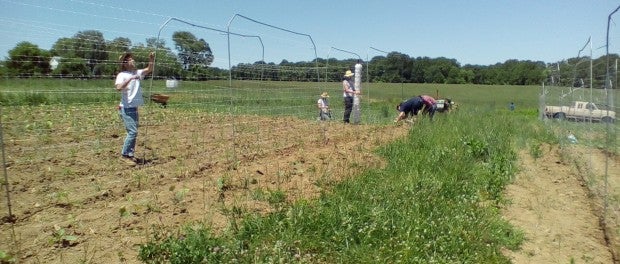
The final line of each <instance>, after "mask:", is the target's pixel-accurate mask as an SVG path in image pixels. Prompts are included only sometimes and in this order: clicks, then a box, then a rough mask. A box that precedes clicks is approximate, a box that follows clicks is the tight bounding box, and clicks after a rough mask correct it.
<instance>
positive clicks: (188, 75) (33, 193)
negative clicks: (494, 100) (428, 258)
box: [0, 1, 401, 263]
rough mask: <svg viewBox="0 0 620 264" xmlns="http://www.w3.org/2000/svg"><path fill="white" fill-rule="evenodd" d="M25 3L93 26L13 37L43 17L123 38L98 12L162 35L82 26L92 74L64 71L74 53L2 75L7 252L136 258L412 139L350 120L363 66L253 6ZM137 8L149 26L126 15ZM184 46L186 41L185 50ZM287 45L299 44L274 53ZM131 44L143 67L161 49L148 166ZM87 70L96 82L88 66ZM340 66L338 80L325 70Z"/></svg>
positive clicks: (304, 192) (342, 173)
mask: <svg viewBox="0 0 620 264" xmlns="http://www.w3.org/2000/svg"><path fill="white" fill-rule="evenodd" d="M12 4H14V5H18V6H22V5H23V6H24V7H29V8H34V9H42V10H47V11H49V12H52V13H54V14H56V15H57V16H63V15H67V14H70V15H71V16H73V17H75V20H79V21H84V24H82V25H80V26H79V27H75V26H69V25H62V24H53V23H52V22H49V21H48V22H45V21H18V20H5V21H4V22H5V23H7V25H9V26H8V27H11V28H12V29H9V30H10V31H12V32H19V31H20V27H22V26H23V25H24V24H30V25H33V26H32V31H33V32H32V35H33V36H38V37H34V38H33V39H34V41H33V42H36V40H40V39H38V38H62V37H63V36H67V37H69V36H72V35H74V34H75V33H76V32H78V31H80V30H84V29H87V28H94V29H95V31H99V32H103V33H104V34H110V33H114V34H115V35H116V34H120V35H123V34H122V33H118V32H117V31H116V30H117V28H100V27H99V26H98V25H100V23H97V21H93V19H86V18H93V17H94V18H96V19H103V20H110V21H108V22H114V21H118V22H119V23H118V24H119V26H118V28H123V26H126V25H125V24H124V23H131V24H135V26H139V27H141V28H143V29H144V31H145V32H157V35H139V36H135V35H131V34H130V35H129V36H127V37H131V38H132V39H136V38H138V39H140V38H144V39H146V43H144V44H142V43H137V44H136V43H134V44H131V41H129V39H125V38H118V39H114V40H112V41H110V40H104V39H103V38H102V36H101V35H99V34H97V33H96V32H93V31H88V32H80V33H79V34H77V35H74V37H75V39H78V40H79V41H80V43H82V44H83V46H81V48H79V49H78V51H80V52H85V53H89V54H91V55H92V60H89V61H86V62H77V63H75V62H71V63H70V65H72V67H78V69H77V70H76V69H75V68H63V67H65V66H63V65H67V60H63V57H62V56H58V57H54V59H53V61H52V62H51V64H53V65H52V66H53V67H57V68H55V69H57V70H55V71H53V72H51V73H49V74H35V75H33V76H19V75H15V76H11V77H28V78H6V79H2V80H0V86H1V87H3V89H2V93H1V94H0V101H2V107H1V108H0V114H1V120H0V125H1V132H2V133H1V134H0V135H1V136H2V138H1V141H2V143H3V145H2V151H3V162H4V166H3V168H4V170H5V171H4V176H3V177H2V181H1V182H2V183H3V184H2V186H3V187H6V188H5V189H4V190H3V191H2V193H3V195H2V200H1V201H2V204H1V205H0V209H1V210H0V211H1V212H2V213H1V215H2V221H1V225H2V229H1V230H0V235H1V237H2V239H0V240H2V241H6V243H5V245H6V248H5V247H3V248H0V250H9V251H10V252H13V253H14V254H17V255H18V257H19V258H20V259H23V260H25V261H30V260H32V261H34V260H33V259H37V260H38V261H41V262H54V263H63V262H64V263H78V262H80V261H83V262H84V261H85V260H86V259H92V258H96V259H99V260H101V261H103V262H110V263H114V262H118V261H119V259H120V260H123V259H132V260H133V259H136V257H135V254H137V248H136V247H135V246H136V245H138V244H139V243H143V242H144V241H145V240H147V239H148V234H149V228H150V227H151V226H152V225H159V226H162V227H166V226H176V225H178V224H183V223H190V222H203V223H205V224H207V225H208V226H211V227H213V228H214V229H216V230H218V229H222V228H229V227H230V225H231V223H232V224H234V223H235V221H236V219H237V218H239V217H240V216H241V215H242V214H247V213H264V212H269V211H271V210H272V209H273V208H277V207H278V206H279V205H280V204H282V203H284V202H287V201H292V200H297V199H306V198H309V197H316V196H318V195H319V194H320V193H322V192H323V191H324V189H323V188H325V187H326V186H328V185H329V184H330V183H332V182H334V181H338V180H339V179H336V178H335V177H336V176H335V175H338V177H346V176H348V175H353V174H355V173H358V172H359V171H362V170H364V169H366V168H369V167H376V166H379V165H380V164H381V161H380V160H378V159H375V158H373V156H372V155H371V150H372V149H373V148H374V147H375V146H376V145H379V144H381V143H383V142H387V141H388V140H392V139H393V138H394V137H397V136H399V135H401V133H399V132H393V131H391V132H390V133H384V131H382V128H381V127H374V126H368V125H363V124H362V125H359V126H355V127H353V126H345V125H343V124H341V122H338V121H339V120H341V119H342V108H343V107H342V93H341V89H342V88H341V84H340V82H339V80H340V78H341V77H342V75H343V74H344V72H345V71H346V70H353V65H354V62H355V61H354V60H352V63H351V65H350V67H349V68H342V67H338V66H327V65H324V64H321V65H319V64H318V63H317V60H316V59H317V53H316V47H314V43H313V41H312V39H311V37H310V36H309V35H305V34H303V33H298V32H294V31H292V30H288V29H285V28H280V27H274V26H271V25H267V24H265V23H261V22H260V21H255V20H252V19H250V18H247V17H243V16H238V15H235V16H234V17H233V18H234V19H231V21H228V22H229V24H228V26H227V27H224V26H221V25H220V26H215V25H202V24H200V23H196V22H193V21H186V20H183V19H178V18H168V17H165V16H161V15H157V14H150V13H146V12H142V11H137V10H128V9H124V8H118V7H113V6H108V5H106V4H97V3H89V2H82V1H76V5H85V6H91V10H92V12H76V11H71V10H61V9H57V8H54V7H52V6H47V4H46V3H40V4H36V5H33V4H29V3H12ZM96 9H113V10H115V11H116V12H117V14H118V17H100V16H98V15H97V13H98V12H97V11H96ZM137 16H139V17H140V19H139V20H138V21H134V20H131V21H128V19H126V17H137ZM96 19H95V20H96ZM50 29H53V30H50ZM22 31H23V30H22ZM67 41H69V40H67ZM207 42H208V44H207ZM58 44H59V45H58V46H55V47H54V48H55V49H57V50H59V51H69V43H68V42H67V43H66V44H67V47H66V49H65V48H63V46H62V44H63V42H60V43H58ZM100 44H105V45H109V46H108V47H114V48H112V49H107V50H104V49H103V48H101V47H100V46H99V45H100ZM173 44H174V45H177V46H180V45H186V46H185V47H184V48H183V49H182V50H179V49H177V48H176V46H175V48H171V46H172V45H173ZM196 45H197V46H198V47H196ZM205 45H206V46H205ZM71 47H74V45H71ZM206 47H208V49H207V48H206ZM283 47H287V49H290V48H291V47H293V49H291V50H295V53H294V54H289V55H288V56H286V57H282V58H274V57H273V56H272V55H271V52H270V51H274V50H278V49H284V48H283ZM127 50H131V51H132V53H133V55H134V59H135V61H136V65H137V68H144V67H146V66H147V62H148V54H149V52H151V51H155V66H154V73H153V74H152V75H149V76H148V77H147V78H146V79H144V80H142V81H141V86H142V88H143V93H144V94H143V99H144V100H145V105H144V106H142V107H140V110H139V118H140V119H139V123H140V127H139V133H138V143H137V146H136V153H135V154H136V158H137V160H136V164H135V165H134V164H127V163H126V161H123V160H121V153H120V151H121V147H122V144H123V141H124V138H125V128H124V126H123V122H122V121H121V119H120V117H119V112H118V109H117V106H118V103H119V101H120V94H119V92H117V91H115V89H114V78H115V74H116V72H118V67H119V63H118V58H119V56H120V55H121V54H123V53H124V52H125V51H127ZM66 55H68V53H67V54H66ZM340 55H342V54H340ZM178 57H180V58H181V59H177V58H178ZM332 57H336V56H335V55H333V56H332ZM287 59H288V60H291V61H302V62H301V63H287V62H286V60H287ZM266 61H276V62H281V63H279V64H278V65H276V64H275V63H266ZM31 62H33V63H34V62H35V61H31ZM208 65H211V66H212V65H217V66H218V67H220V68H215V67H207V66H208ZM319 66H320V68H319ZM229 67H230V71H227V70H228V68H229ZM222 68H224V69H226V70H221V69H222ZM80 71H83V75H81V74H74V72H80ZM68 72H70V73H68ZM328 72H330V74H329V75H330V78H331V80H330V81H329V82H327V81H325V79H323V78H324V77H325V74H327V73H328ZM322 92H328V93H329V95H330V97H329V100H330V105H331V108H332V109H333V112H332V117H333V120H332V121H330V122H319V121H318V120H317V118H318V108H317V100H318V99H319V95H320V94H321V93H322ZM386 111H387V110H386ZM386 111H384V112H377V111H375V114H371V113H370V112H369V113H368V114H364V115H362V118H363V119H362V120H363V123H364V124H369V123H375V122H377V120H385V119H386V117H387V113H386ZM370 135H372V137H371V136H370ZM351 138H357V139H359V140H358V141H357V142H356V143H352V142H351V141H350V140H348V139H351ZM343 139H347V140H343ZM353 150H354V151H353ZM353 152H354V153H355V155H354V156H351V155H352V154H351V153H353ZM343 163H347V164H343ZM349 163H351V164H349ZM336 172H337V173H336ZM71 248H76V249H78V248H79V250H71ZM56 250H61V251H65V252H63V253H58V252H55V251H56ZM80 251H82V253H80ZM84 252H90V253H84ZM95 256H96V257H95ZM41 258H44V259H41ZM85 262H87V261H85Z"/></svg>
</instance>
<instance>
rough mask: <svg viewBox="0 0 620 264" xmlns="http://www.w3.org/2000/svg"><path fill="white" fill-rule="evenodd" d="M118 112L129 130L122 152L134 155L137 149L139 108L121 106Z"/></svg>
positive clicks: (125, 154)
mask: <svg viewBox="0 0 620 264" xmlns="http://www.w3.org/2000/svg"><path fill="white" fill-rule="evenodd" d="M118 112H119V115H120V116H121V119H122V120H123V123H124V124H125V129H126V130H127V137H125V143H124V144H123V150H122V151H121V154H122V155H124V156H129V157H133V156H134V154H135V153H134V152H135V149H136V138H137V137H138V108H137V107H132V108H123V107H121V109H120V110H119V111H118Z"/></svg>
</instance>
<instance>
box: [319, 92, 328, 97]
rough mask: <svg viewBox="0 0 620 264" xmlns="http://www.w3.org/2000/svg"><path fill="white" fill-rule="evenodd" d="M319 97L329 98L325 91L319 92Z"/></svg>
mask: <svg viewBox="0 0 620 264" xmlns="http://www.w3.org/2000/svg"><path fill="white" fill-rule="evenodd" d="M321 98H329V95H328V94H327V92H323V93H322V94H321Z"/></svg>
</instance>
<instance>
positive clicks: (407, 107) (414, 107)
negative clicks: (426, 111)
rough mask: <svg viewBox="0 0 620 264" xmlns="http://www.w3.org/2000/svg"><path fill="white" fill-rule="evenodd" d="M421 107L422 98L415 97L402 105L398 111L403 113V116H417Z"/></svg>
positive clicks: (422, 103)
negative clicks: (410, 114)
mask: <svg viewBox="0 0 620 264" xmlns="http://www.w3.org/2000/svg"><path fill="white" fill-rule="evenodd" d="M423 106H424V100H422V97H420V96H416V97H413V98H411V99H409V100H407V101H405V102H404V103H402V104H401V105H400V111H401V112H405V114H409V113H412V114H413V115H418V112H419V111H420V110H421V109H422V107H423Z"/></svg>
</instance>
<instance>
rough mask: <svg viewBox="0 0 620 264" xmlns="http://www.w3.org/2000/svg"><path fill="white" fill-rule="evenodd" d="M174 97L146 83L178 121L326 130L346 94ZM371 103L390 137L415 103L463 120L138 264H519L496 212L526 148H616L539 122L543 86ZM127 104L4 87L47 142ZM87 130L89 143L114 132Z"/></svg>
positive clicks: (175, 236)
mask: <svg viewBox="0 0 620 264" xmlns="http://www.w3.org/2000/svg"><path fill="white" fill-rule="evenodd" d="M164 84H165V82H164V81H163V80H156V81H153V82H152V83H151V82H150V80H146V81H145V82H144V88H145V95H147V96H148V95H149V94H151V93H166V94H169V95H170V96H171V99H170V101H169V105H168V107H169V108H171V109H174V110H175V111H178V113H181V114H179V116H180V118H183V116H184V115H192V114H195V113H200V112H203V111H206V112H214V113H231V114H246V115H265V116H277V115H291V116H296V117H300V118H304V119H315V118H316V106H315V103H316V99H317V96H318V95H319V94H320V93H321V92H323V91H327V92H329V93H330V95H331V96H332V97H331V105H332V108H333V109H334V111H335V112H334V115H335V116H336V119H338V118H339V116H341V114H342V112H341V111H342V108H343V107H342V100H341V94H340V89H341V87H340V83H318V84H317V83H301V82H300V83H296V82H262V83H257V82H249V81H248V82H242V81H234V82H233V87H232V88H231V87H229V86H228V82H227V81H209V82H181V85H180V87H179V88H177V89H167V88H165V86H164ZM362 92H363V97H362V122H363V123H367V124H377V125H388V124H389V123H390V122H391V121H392V120H393V118H394V117H395V116H396V111H395V110H394V106H395V105H396V103H398V102H400V101H401V100H404V99H407V98H409V97H411V96H415V95H418V94H429V95H434V96H436V95H437V94H439V97H448V98H452V99H453V100H455V101H456V102H457V103H458V104H459V105H460V108H459V110H458V111H456V112H454V113H451V114H449V115H443V114H441V115H440V114H438V115H437V116H436V118H435V120H434V122H432V123H431V122H429V121H428V120H426V119H422V120H421V122H420V123H419V124H416V125H415V126H413V127H412V128H411V130H410V134H409V136H408V137H406V138H405V139H402V140H400V141H398V142H395V143H393V144H390V145H387V146H385V147H383V148H382V149H381V150H379V154H380V155H382V156H383V157H385V159H386V160H388V161H389V164H388V165H387V166H386V167H385V168H383V169H381V170H372V171H367V172H365V173H363V174H361V175H358V176H357V177H354V178H352V179H349V180H347V181H345V182H342V183H340V184H338V185H337V186H335V187H334V188H333V192H331V193H329V194H324V195H323V196H321V197H320V198H319V199H317V200H312V201H300V202H298V203H295V204H286V203H284V202H283V201H285V196H284V195H285V194H284V193H268V194H263V196H264V199H266V200H267V201H269V202H270V203H275V204H278V207H277V208H279V210H278V211H276V212H274V213H272V214H269V215H267V216H258V215H247V216H244V221H242V222H240V223H238V224H237V228H232V229H230V230H228V231H226V232H224V233H222V234H218V235H215V234H214V233H213V232H211V231H210V230H209V227H208V226H203V225H193V226H188V227H186V228H182V229H180V230H178V231H176V232H169V230H153V232H152V236H151V237H150V238H149V241H148V242H147V243H145V244H143V245H142V246H141V247H140V253H139V256H140V259H141V260H142V261H143V262H146V263H164V262H166V263H167V262H170V263H200V262H201V261H204V262H210V263H213V262H215V263H230V262H241V263H256V262H261V263H262V262H266V263H272V262H283V263H291V262H293V263H317V262H319V263H321V262H323V263H395V262H409V263H457V262H458V263H509V260H508V259H507V258H506V257H504V256H503V255H502V254H501V252H500V249H502V248H510V249H515V248H518V246H519V245H520V243H521V242H522V240H523V234H522V233H521V232H520V231H519V230H515V229H514V228H513V227H512V226H510V225H509V224H508V223H507V222H506V221H504V220H503V219H502V218H501V215H500V212H499V209H498V208H500V207H501V206H502V205H503V204H504V203H505V202H507V201H506V200H505V198H504V197H503V196H502V191H503V190H504V188H505V186H506V184H508V183H510V181H511V180H512V177H513V176H514V174H515V173H516V172H517V170H518V168H517V167H516V164H515V163H514V162H515V161H516V158H517V156H516V151H518V150H519V149H524V150H526V151H527V153H530V155H532V156H533V157H537V155H540V146H541V143H552V144H555V143H559V142H562V140H563V138H562V137H561V136H560V137H558V136H556V135H555V134H554V133H559V135H562V133H564V132H565V131H568V130H570V131H573V132H574V133H575V134H576V136H577V138H578V139H580V140H582V141H583V142H587V144H591V145H592V146H595V147H603V146H605V144H608V141H606V139H605V137H604V136H603V137H601V136H599V137H593V136H591V137H589V138H588V137H586V136H585V135H586V134H597V135H598V134H603V135H604V133H605V129H604V127H605V126H602V125H600V124H599V125H596V126H587V127H586V126H584V125H583V124H578V123H568V122H561V123H558V122H555V121H549V122H546V123H543V122H539V121H538V119H537V115H538V104H539V101H538V94H539V93H540V87H536V86H527V87H522V86H473V85H431V84H363V88H362ZM118 98H119V95H118V93H117V92H115V91H114V89H113V80H88V81H86V80H50V79H23V80H22V79H8V80H7V79H4V80H0V104H1V105H2V106H3V111H2V112H3V115H4V116H6V117H3V118H4V120H5V122H6V120H9V121H10V122H13V123H11V126H10V127H9V128H7V132H8V135H21V136H23V135H26V136H32V135H33V134H35V136H36V133H42V134H43V135H45V134H44V133H45V131H48V130H50V129H54V127H55V124H56V122H57V120H51V119H50V120H48V119H47V116H48V114H49V113H48V112H46V111H53V110H51V109H58V110H59V111H65V112H66V114H65V118H72V115H71V113H72V111H77V110H80V109H82V108H83V107H88V108H92V106H96V107H95V108H94V109H95V110H91V111H95V112H97V113H99V112H101V113H106V112H105V111H101V109H106V108H107V107H108V105H109V106H110V107H113V106H114V105H116V104H117V103H118V100H119V99H118ZM616 98H618V97H616ZM510 102H515V104H516V106H517V108H516V111H514V112H511V111H508V110H507V109H508V104H509V103H510ZM50 105H54V106H53V107H50ZM65 105H67V106H68V107H65ZM151 106H153V105H151ZM63 107H64V108H63ZM148 107H149V106H147V107H146V108H147V113H146V114H147V115H149V114H151V116H150V117H151V118H152V119H153V120H154V121H157V118H158V116H157V115H158V114H160V115H161V114H163V113H157V112H154V113H149V112H148ZM33 109H34V110H33ZM63 109H64V110H63ZM101 113H99V114H101ZM94 114H95V113H93V115H94ZM113 117H114V118H116V116H113ZM110 118H112V117H110ZM75 122H84V121H83V120H75ZM87 124H88V126H86V127H87V128H86V129H91V130H98V129H101V128H102V127H105V126H107V125H108V124H106V123H94V121H93V123H92V124H91V123H87ZM548 124H549V125H551V126H548ZM556 124H557V125H558V126H555V125H556ZM616 126H617V124H616ZM614 135H615V134H614ZM616 150H617V148H616ZM616 152H617V151H616ZM257 195H258V194H257ZM232 211H233V212H236V211H239V210H234V208H233V210H232ZM237 216H238V215H237V214H235V215H234V216H233V217H237Z"/></svg>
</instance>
